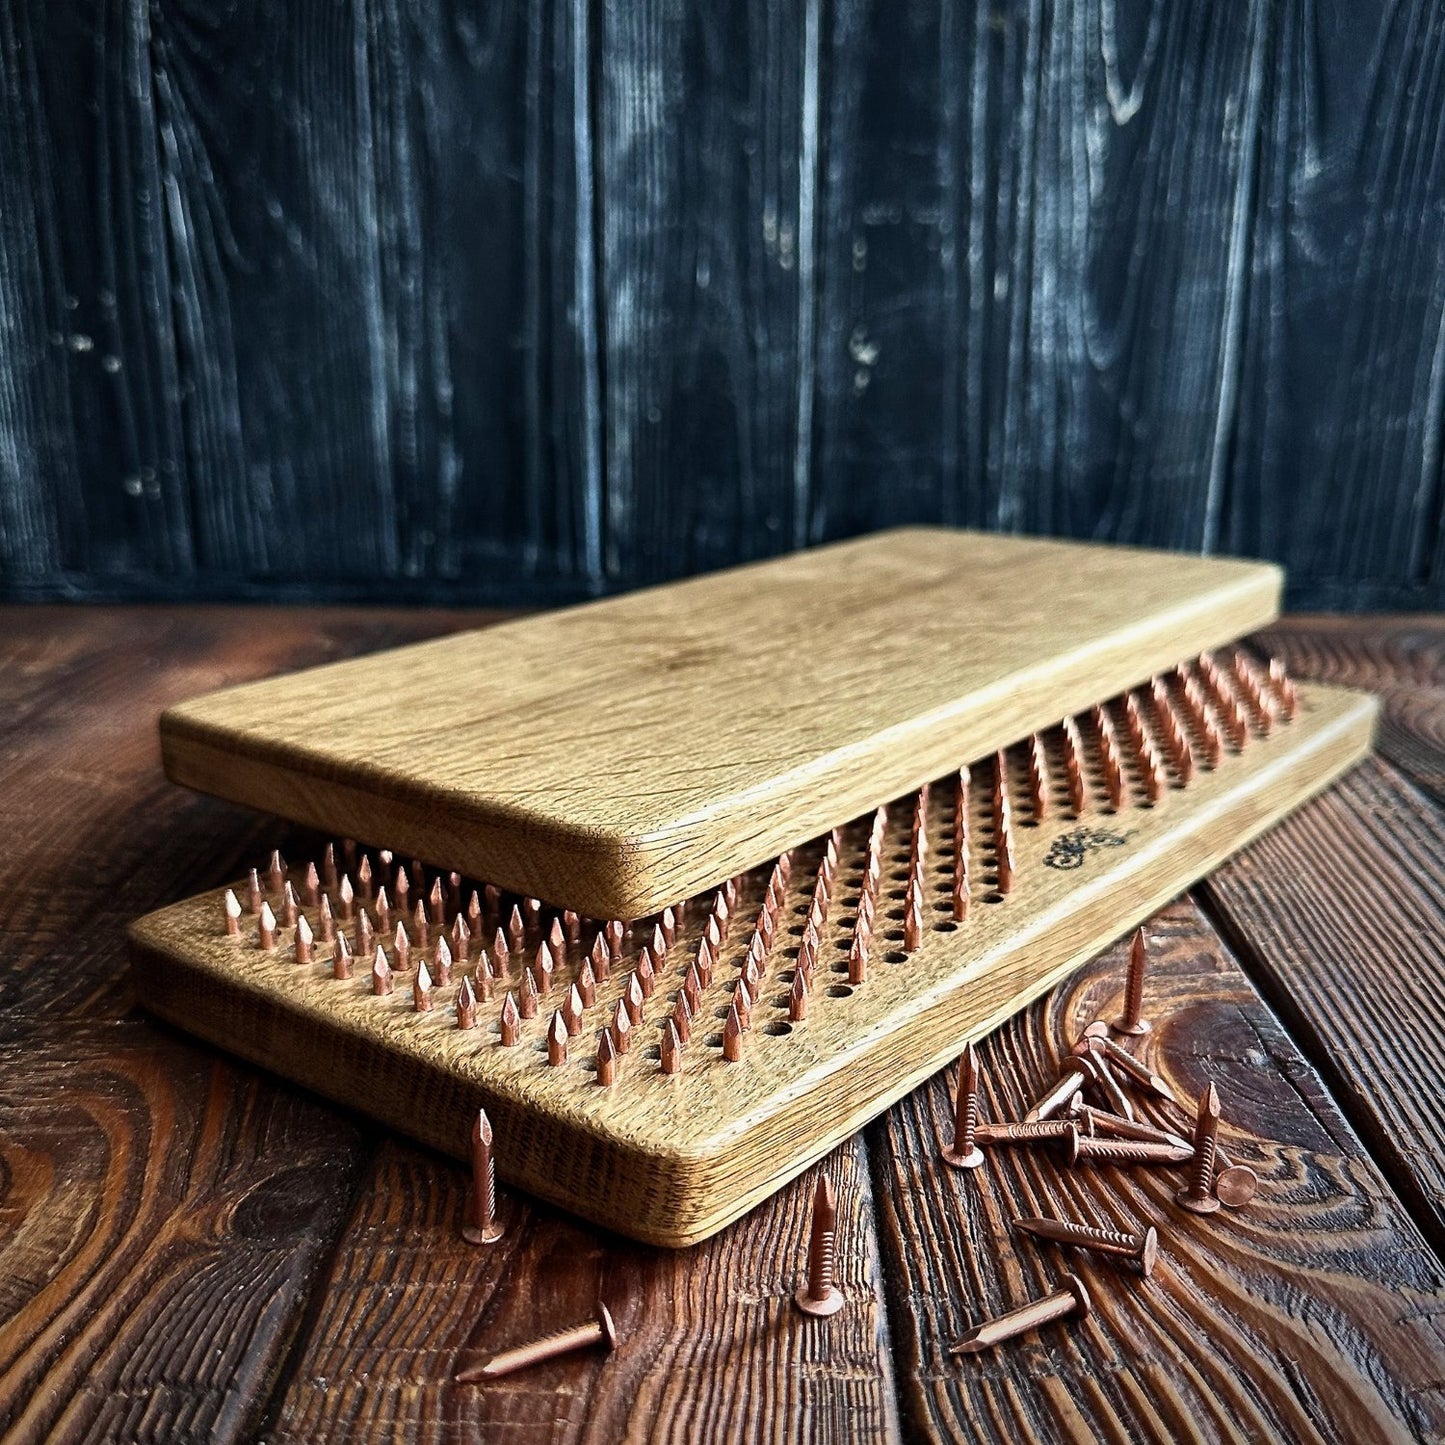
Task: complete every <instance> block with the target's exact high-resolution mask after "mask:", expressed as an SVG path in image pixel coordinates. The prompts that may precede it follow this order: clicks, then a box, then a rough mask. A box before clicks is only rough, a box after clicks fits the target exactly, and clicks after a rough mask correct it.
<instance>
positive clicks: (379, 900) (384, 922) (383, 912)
mask: <svg viewBox="0 0 1445 1445" xmlns="http://www.w3.org/2000/svg"><path fill="white" fill-rule="evenodd" d="M371 907H372V910H373V912H375V914H376V926H377V929H378V930H379V931H380V932H382V933H385V932H386V931H387V930H388V929H389V928H390V927H391V904H390V902H389V901H388V900H387V896H386V885H385V884H383V885H382V886H381V887H380V888H378V889H377V890H376V902H375V903H373V904H372V905H371Z"/></svg>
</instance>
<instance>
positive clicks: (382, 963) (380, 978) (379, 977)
mask: <svg viewBox="0 0 1445 1445" xmlns="http://www.w3.org/2000/svg"><path fill="white" fill-rule="evenodd" d="M371 991H372V993H374V994H376V995H378V996H380V995H381V994H384V993H390V992H391V966H390V964H388V963H387V961H386V950H385V949H384V948H383V947H382V946H381V945H380V944H379V943H378V944H377V945H376V957H375V958H374V959H373V960H372V963H371Z"/></svg>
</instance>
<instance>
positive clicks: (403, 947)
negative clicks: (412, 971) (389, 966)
mask: <svg viewBox="0 0 1445 1445" xmlns="http://www.w3.org/2000/svg"><path fill="white" fill-rule="evenodd" d="M391 947H392V952H393V953H395V955H396V971H397V972H398V973H405V972H406V971H407V970H408V969H409V968H410V967H411V940H410V939H409V938H408V937H407V936H406V924H404V923H398V924H397V925H396V932H395V933H393V934H392V936H391Z"/></svg>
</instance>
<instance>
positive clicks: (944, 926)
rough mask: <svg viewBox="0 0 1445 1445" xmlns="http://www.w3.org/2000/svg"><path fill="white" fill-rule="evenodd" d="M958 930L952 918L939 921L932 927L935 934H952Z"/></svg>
mask: <svg viewBox="0 0 1445 1445" xmlns="http://www.w3.org/2000/svg"><path fill="white" fill-rule="evenodd" d="M957 928H958V924H957V922H956V921H955V920H954V919H952V918H943V919H940V920H939V921H938V922H937V923H935V924H934V925H933V931H934V932H935V933H953V932H954V931H955V930H956V929H957Z"/></svg>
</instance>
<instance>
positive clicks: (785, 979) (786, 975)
mask: <svg viewBox="0 0 1445 1445" xmlns="http://www.w3.org/2000/svg"><path fill="white" fill-rule="evenodd" d="M793 977H794V971H793V970H792V969H791V968H785V969H784V970H783V971H782V972H781V973H780V974H779V975H778V982H779V983H792V981H793Z"/></svg>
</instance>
